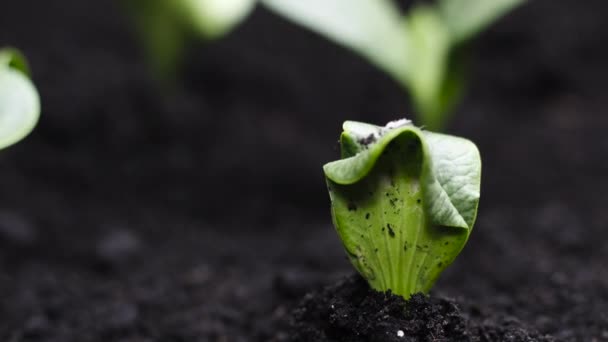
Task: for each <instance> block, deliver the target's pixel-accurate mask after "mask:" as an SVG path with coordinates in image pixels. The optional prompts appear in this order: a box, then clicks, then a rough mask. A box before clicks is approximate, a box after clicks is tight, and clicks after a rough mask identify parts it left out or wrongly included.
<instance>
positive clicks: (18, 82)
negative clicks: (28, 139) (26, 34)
mask: <svg viewBox="0 0 608 342" xmlns="http://www.w3.org/2000/svg"><path fill="white" fill-rule="evenodd" d="M39 116H40V98H39V96H38V92H37V91H36V88H35V87H34V85H33V84H32V82H31V81H30V79H29V67H28V65H27V62H26V60H25V57H24V56H23V55H22V54H21V53H20V52H19V51H17V50H16V49H13V48H0V149H2V148H5V147H7V146H10V145H12V144H14V143H16V142H18V141H19V140H21V139H23V138H24V137H25V136H26V135H28V134H29V133H30V132H31V131H32V129H33V128H34V126H36V123H37V122H38V117H39Z"/></svg>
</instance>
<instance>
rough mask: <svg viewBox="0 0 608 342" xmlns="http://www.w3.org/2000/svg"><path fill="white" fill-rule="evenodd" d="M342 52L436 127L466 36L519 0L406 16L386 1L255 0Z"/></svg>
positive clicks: (427, 9) (460, 79) (459, 73)
mask: <svg viewBox="0 0 608 342" xmlns="http://www.w3.org/2000/svg"><path fill="white" fill-rule="evenodd" d="M261 1H262V3H263V4H265V5H266V6H267V7H268V8H269V9H271V10H273V11H275V12H276V13H279V14H281V15H283V16H285V17H287V18H288V19H290V20H292V21H294V22H296V23H298V24H300V25H302V26H304V27H307V28H309V29H310V30H313V31H315V32H318V33H320V34H322V35H324V36H325V37H327V38H328V39H331V40H333V41H334V42H336V43H338V44H340V45H343V46H344V47H347V48H349V49H351V50H353V51H355V52H356V53H359V54H360V55H361V56H363V57H364V58H366V59H368V60H369V61H370V62H371V63H372V64H374V65H376V66H377V67H378V68H380V69H381V70H383V71H384V72H386V73H387V74H389V75H391V76H392V77H393V78H394V79H395V80H396V81H397V82H399V83H400V84H401V85H402V86H403V87H404V88H405V89H406V90H407V91H408V92H409V93H410V97H411V100H412V103H413V105H414V107H415V108H414V109H415V111H416V112H417V113H419V115H420V117H419V118H418V119H419V120H420V121H421V122H422V124H423V125H424V126H425V127H427V128H428V129H431V130H441V129H443V128H444V126H445V124H446V122H447V119H448V114H449V113H450V112H451V111H452V110H453V108H454V106H455V105H456V104H457V102H458V101H459V100H460V98H461V97H462V94H463V90H464V86H465V83H466V82H465V81H466V77H467V72H466V69H467V65H468V59H469V45H470V44H468V43H469V42H470V41H471V40H472V39H473V37H475V36H476V35H477V34H478V33H480V32H481V31H483V30H484V29H485V28H486V27H488V26H489V25H490V24H491V23H492V22H493V21H495V20H496V19H498V18H500V17H501V16H502V15H504V14H505V13H508V12H509V11H510V10H511V9H513V8H514V7H516V6H517V5H519V4H521V3H523V2H524V1H525V0H437V1H436V4H435V5H427V4H423V5H417V6H415V7H414V8H412V9H411V10H410V11H409V13H408V14H407V15H406V16H403V15H401V14H400V12H399V10H398V8H397V7H396V5H395V3H394V0H306V1H303V0H261Z"/></svg>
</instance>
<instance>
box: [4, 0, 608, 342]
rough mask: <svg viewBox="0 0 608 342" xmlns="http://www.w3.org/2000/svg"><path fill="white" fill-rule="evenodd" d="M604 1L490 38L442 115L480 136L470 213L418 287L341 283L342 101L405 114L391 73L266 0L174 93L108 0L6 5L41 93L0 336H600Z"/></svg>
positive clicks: (9, 255) (607, 315) (604, 295)
mask: <svg viewBox="0 0 608 342" xmlns="http://www.w3.org/2000/svg"><path fill="white" fill-rule="evenodd" d="M407 7H408V6H407V4H406V6H404V8H407ZM607 7H608V6H607V4H606V2H605V1H602V0H587V1H585V2H584V4H583V3H581V2H580V1H574V0H565V1H553V0H533V1H529V2H528V4H527V5H526V6H525V7H523V8H521V9H519V10H517V11H516V12H514V13H513V14H512V15H510V16H509V17H507V18H505V19H504V20H502V21H501V22H500V23H499V24H497V25H496V26H494V27H493V28H492V29H491V30H489V31H488V32H486V33H484V35H483V36H482V37H480V40H479V41H478V42H477V44H476V47H477V52H476V54H475V57H476V58H475V59H476V63H475V68H474V72H473V74H472V79H471V88H470V90H469V92H468V96H467V98H466V99H465V101H464V103H463V104H462V106H460V107H459V110H458V111H457V113H455V115H454V117H453V120H452V124H451V126H450V127H449V132H450V133H452V134H456V135H461V136H465V137H468V138H470V139H471V140H473V141H475V142H476V143H477V144H478V146H479V148H480V150H481V153H482V157H483V162H484V166H483V167H484V170H483V180H482V182H483V184H482V201H481V207H480V211H479V218H478V222H477V225H476V227H475V231H474V232H473V234H472V235H471V239H470V241H469V243H468V245H467V246H466V248H465V250H464V251H463V253H462V255H461V257H459V258H458V259H457V260H456V262H455V263H454V264H453V265H452V266H451V267H450V268H449V269H448V270H447V271H446V272H445V274H443V275H442V277H441V278H440V279H439V282H438V283H437V285H436V287H435V290H434V291H435V292H433V293H431V296H430V297H429V298H423V297H415V298H414V299H413V300H412V301H410V302H409V304H408V303H404V302H403V301H401V300H400V299H398V298H395V297H384V296H383V295H378V294H376V293H373V292H371V291H369V290H368V289H367V288H365V286H363V285H362V284H361V283H359V282H357V281H352V280H349V281H347V282H346V283H344V282H342V283H340V282H339V281H340V279H342V278H343V277H344V276H345V275H349V274H351V273H352V268H351V266H350V265H349V264H348V261H347V260H346V258H345V256H344V253H343V251H342V249H341V246H340V243H339V241H338V239H337V236H336V234H335V233H334V232H333V229H332V227H331V220H330V217H329V212H328V205H329V203H328V202H329V201H328V199H327V193H326V190H325V187H324V180H323V176H322V172H321V165H322V164H323V163H325V162H327V161H329V160H334V159H335V158H336V157H337V156H338V150H337V144H336V139H337V137H338V134H339V132H340V126H341V123H342V121H344V120H346V119H351V120H361V121H368V122H374V123H378V124H382V123H385V122H387V121H389V120H392V119H395V118H397V117H403V116H408V117H410V116H411V115H409V114H408V113H409V112H408V109H407V108H409V106H408V102H407V98H406V97H405V96H404V93H403V91H402V90H401V89H400V88H399V87H398V86H397V85H396V84H395V83H394V82H392V81H391V80H390V79H389V78H388V77H387V76H385V75H383V74H381V73H380V72H378V71H377V70H376V69H375V68H373V67H372V66H370V65H368V64H367V63H366V62H365V61H363V60H361V59H360V58H358V57H357V56H354V55H353V54H351V53H350V52H348V51H345V50H343V49H340V48H339V47H336V46H334V45H332V44H331V43H329V42H326V41H325V40H323V39H322V38H320V37H318V36H316V35H314V34H311V33H309V32H307V31H305V30H303V29H300V28H297V27H294V26H292V25H290V24H289V23H288V22H286V21H285V20H282V19H280V18H277V17H276V16H273V15H271V14H269V13H268V12H267V11H265V10H264V9H263V8H258V9H257V10H256V11H255V12H254V13H253V15H252V16H251V17H250V18H249V20H248V21H247V22H245V23H244V25H242V26H241V27H239V28H238V29H237V30H235V31H234V32H232V33H231V34H230V35H229V36H227V37H226V38H225V39H223V40H221V41H218V42H214V43H211V44H209V45H207V46H193V48H192V53H191V55H190V56H189V59H188V61H187V63H186V65H185V67H184V70H183V82H182V83H180V84H178V85H177V86H176V87H175V88H173V89H172V91H169V92H167V91H163V90H161V87H159V86H158V85H157V84H156V83H155V82H153V77H151V76H150V74H149V73H148V71H147V69H146V67H145V63H144V57H143V54H142V53H141V51H140V49H139V48H138V45H137V40H136V38H135V37H134V36H133V35H132V34H131V30H130V27H129V24H128V23H129V21H128V20H127V18H126V17H125V16H124V15H123V14H122V12H121V11H120V7H119V6H118V5H117V3H115V2H111V1H100V0H95V1H93V0H90V1H82V0H55V1H37V0H20V1H10V2H8V3H6V4H3V6H2V10H0V44H2V45H4V44H10V45H14V46H17V47H19V48H21V49H23V50H24V52H25V53H26V55H27V56H28V57H29V58H30V62H31V66H32V69H33V71H34V80H35V82H36V84H37V85H38V87H39V89H40V92H41V95H42V100H43V116H42V119H41V122H40V125H39V127H38V128H37V129H36V131H35V132H34V133H33V134H32V135H31V136H30V137H29V138H28V139H27V140H25V141H23V142H22V143H20V144H18V145H16V146H14V147H12V148H11V149H8V150H5V151H2V152H1V153H0V189H2V191H1V192H0V293H1V294H2V296H0V341H57V342H59V341H61V342H70V341H75V342H88V341H94V342H96V341H120V342H126V341H130V342H133V341H138V342H140V341H146V342H148V341H272V340H288V339H290V338H292V339H293V338H296V339H297V337H298V336H300V337H301V339H304V340H305V338H306V334H319V335H313V336H315V338H317V337H316V336H319V337H318V338H319V339H320V340H321V341H322V339H321V338H322V337H321V336H323V334H325V335H326V336H327V337H332V338H334V340H336V339H337V340H339V339H340V338H341V339H345V338H346V336H349V334H351V335H352V334H354V333H356V332H357V331H360V332H361V333H362V334H370V333H371V332H372V331H374V334H373V337H370V338H369V339H368V340H372V338H380V336H382V337H385V335H382V334H386V333H388V334H389V335H388V336H386V337H387V339H385V340H386V341H390V338H394V337H395V336H397V335H396V334H397V331H398V330H402V331H403V332H404V338H403V339H401V340H405V337H408V338H411V337H412V336H416V335H418V336H422V335H425V336H424V337H423V338H422V340H424V339H426V340H429V338H430V340H433V338H435V340H441V339H440V338H442V337H444V340H446V339H447V340H458V338H460V337H462V338H463V339H465V340H466V339H470V340H476V339H478V340H482V341H500V340H505V341H538V340H543V338H544V337H543V336H547V339H548V340H550V339H551V338H553V339H555V340H556V341H604V340H608V268H607V266H606V265H607V263H606V260H608V244H607V243H606V241H608V214H606V205H605V204H606V203H608V179H607V177H608V176H607V175H608V158H605V156H606V155H608V143H607V141H608V140H606V132H607V131H608V115H606V108H608V97H606V94H605V92H606V90H605V88H606V87H605V85H606V80H607V79H608V67H607V66H606V60H608V45H607V44H606V42H607V41H608V29H606V25H605V13H608V8H607ZM332 284H334V285H332ZM328 285H329V286H330V287H329V288H327V289H326V290H321V289H322V288H324V287H325V286H328ZM310 293H312V294H310ZM307 294H309V295H307ZM303 298H304V299H303ZM446 298H453V299H449V300H448V299H446ZM302 300H303V301H302ZM332 302H335V303H336V304H334V308H335V309H337V310H340V312H346V313H347V314H348V315H350V317H352V318H353V319H354V320H353V321H345V320H343V319H342V318H340V317H338V316H336V315H335V313H332V311H329V310H330V309H331V304H330V306H329V308H328V306H327V305H326V304H325V303H332ZM298 303H300V304H298ZM383 304H386V305H383ZM336 305H337V306H336ZM379 306H382V308H379ZM404 307H405V311H404V310H402V309H403V308H404ZM374 308H377V309H380V310H375V309H374ZM303 309H306V311H304V310H303ZM381 310H385V311H386V310H388V311H386V312H388V313H387V314H388V315H389V318H388V319H386V320H385V319H384V318H382V317H384V316H380V315H382V314H381ZM317 315H318V316H317ZM332 315H334V316H333V317H334V318H333V319H331V317H332ZM357 315H358V316H357ZM440 316H442V317H444V318H445V321H446V322H447V324H446V325H444V324H443V321H441V324H440V325H438V323H439V318H440ZM318 317H328V319H326V320H322V321H320V322H319V320H318ZM378 317H381V319H380V320H375V321H370V320H369V318H378ZM421 320H423V321H424V323H422V322H421ZM315 322H316V323H317V324H314V323H315ZM294 327H295V329H294ZM337 329H341V330H340V331H342V332H343V334H344V335H341V336H333V335H331V334H334V333H335V332H336V331H337ZM375 332H377V333H378V334H380V335H377V334H376V333H375ZM427 332H428V333H432V335H431V336H429V335H428V334H427ZM465 334H466V335H465ZM370 336H371V335H370ZM313 340H314V339H313ZM352 340H353V341H356V338H355V337H353V339H352Z"/></svg>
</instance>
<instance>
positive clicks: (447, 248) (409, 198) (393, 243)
mask: <svg viewBox="0 0 608 342" xmlns="http://www.w3.org/2000/svg"><path fill="white" fill-rule="evenodd" d="M343 129H344V132H343V133H342V135H341V138H340V142H341V150H342V159H340V160H337V161H334V162H330V163H328V164H325V165H324V166H323V170H324V172H325V176H326V178H327V184H328V189H329V194H330V198H331V208H332V217H333V221H334V225H335V227H336V230H337V232H338V235H339V236H340V238H341V240H342V242H343V245H344V248H345V250H346V252H347V254H348V256H349V258H350V260H351V262H352V264H353V265H354V267H355V268H356V269H357V270H358V271H359V273H361V275H363V276H364V277H365V278H366V279H367V281H368V282H369V284H370V285H371V286H372V287H373V288H374V289H376V290H379V291H388V290H391V291H392V292H393V293H395V294H398V295H401V296H403V297H405V298H409V297H410V295H412V294H414V293H416V292H428V291H429V290H430V289H431V287H432V286H433V284H434V283H435V281H436V280H437V278H438V277H439V275H440V273H441V272H442V271H443V270H444V269H445V268H446V267H447V266H448V265H450V264H451V263H452V262H453V261H454V259H455V258H456V256H457V255H458V254H459V253H460V251H461V250H462V248H463V247H464V245H465V243H466V242H467V240H468V237H469V234H470V233H471V230H472V229H473V224H474V222H475V218H476V215H477V206H478V203H479V188H480V179H481V160H480V157H479V152H478V150H477V147H476V146H475V145H474V144H473V143H472V142H470V141H468V140H466V139H463V138H458V137H454V136H450V135H444V134H438V133H432V132H428V131H422V130H420V129H419V128H416V127H415V126H413V125H412V124H411V122H410V121H407V120H399V121H395V122H391V123H389V124H388V125H387V126H384V127H379V126H374V125H370V124H365V123H359V122H352V121H347V122H345V123H344V126H343Z"/></svg>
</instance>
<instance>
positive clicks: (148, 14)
mask: <svg viewBox="0 0 608 342" xmlns="http://www.w3.org/2000/svg"><path fill="white" fill-rule="evenodd" d="M124 1H125V4H126V6H127V9H128V11H129V12H130V13H131V14H132V17H133V19H134V23H135V28H136V29H137V31H138V33H139V35H140V37H141V38H142V42H143V43H144V46H145V48H146V50H147V55H148V59H149V61H150V63H151V65H152V67H153V68H154V70H155V71H156V72H157V74H158V75H159V77H160V78H162V79H170V78H172V77H173V76H174V73H175V72H176V68H177V66H178V65H179V64H180V62H181V60H182V58H183V54H184V52H185V50H186V49H187V46H188V44H189V43H191V42H192V41H195V40H201V39H202V40H212V39H217V38H219V37H221V36H223V35H224V34H226V33H227V32H229V31H230V30H231V29H232V28H233V27H235V26H236V25H237V24H238V23H239V22H241V21H242V20H243V19H244V18H245V17H246V16H247V14H249V12H250V11H251V10H252V9H253V6H254V5H255V0H124Z"/></svg>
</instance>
